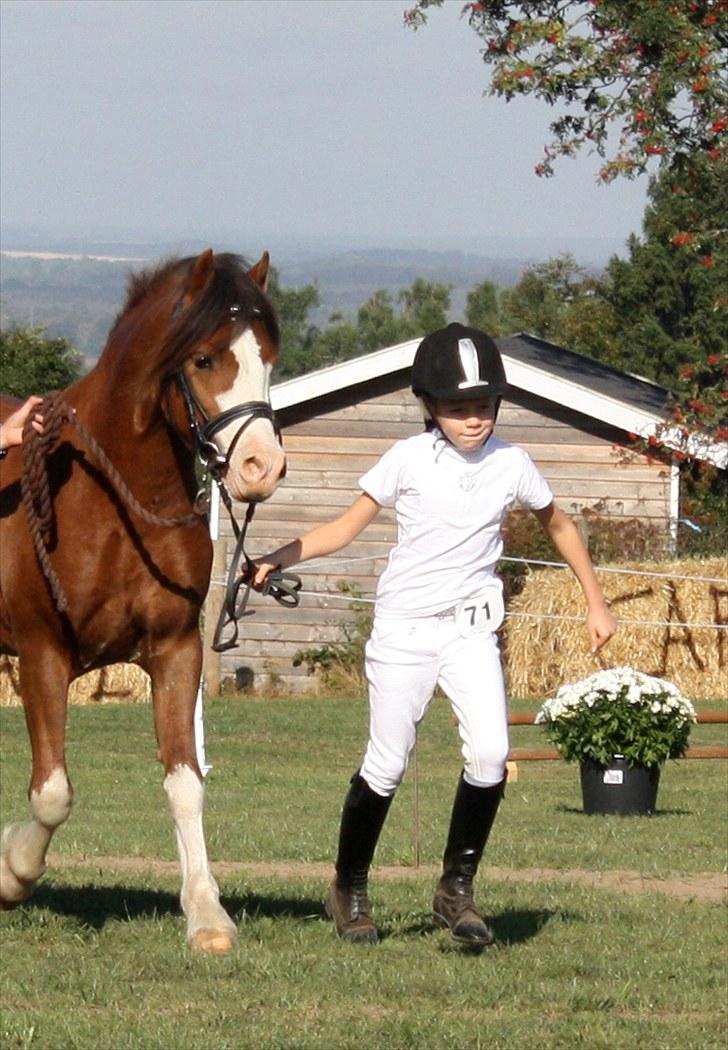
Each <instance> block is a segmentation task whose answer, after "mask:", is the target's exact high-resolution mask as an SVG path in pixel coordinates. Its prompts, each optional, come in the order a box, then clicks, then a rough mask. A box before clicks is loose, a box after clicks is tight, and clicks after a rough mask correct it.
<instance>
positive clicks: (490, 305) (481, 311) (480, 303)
mask: <svg viewBox="0 0 728 1050" xmlns="http://www.w3.org/2000/svg"><path fill="white" fill-rule="evenodd" d="M465 319H466V321H467V322H468V324H469V325H470V327H471V328H480V329H481V331H483V332H487V333H488V334H489V335H502V334H504V331H503V329H502V328H501V317H500V306H499V302H498V285H496V284H493V282H492V281H481V283H480V284H478V285H476V286H475V288H473V289H471V291H469V292H468V298H467V302H466V307H465Z"/></svg>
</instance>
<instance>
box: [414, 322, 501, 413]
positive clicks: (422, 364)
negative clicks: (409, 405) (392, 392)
mask: <svg viewBox="0 0 728 1050" xmlns="http://www.w3.org/2000/svg"><path fill="white" fill-rule="evenodd" d="M506 386H507V382H506V373H505V369H504V367H503V362H502V360H501V355H500V352H499V350H498V347H497V346H496V345H495V343H494V342H493V340H492V339H491V337H490V336H489V335H486V334H485V332H481V331H480V330H479V329H478V328H466V326H465V325H462V324H458V323H453V324H449V325H448V326H447V328H440V329H438V331H436V332H432V333H431V334H430V335H427V336H425V338H424V339H423V340H422V342H421V343H420V345H419V346H418V347H417V353H416V354H415V359H414V362H413V364H412V393H413V394H414V395H415V396H416V397H421V398H426V399H429V400H435V401H472V400H477V399H478V398H481V397H483V398H484V397H487V398H491V397H492V398H494V399H496V400H497V401H500V398H501V397H502V395H503V394H504V392H505V390H506Z"/></svg>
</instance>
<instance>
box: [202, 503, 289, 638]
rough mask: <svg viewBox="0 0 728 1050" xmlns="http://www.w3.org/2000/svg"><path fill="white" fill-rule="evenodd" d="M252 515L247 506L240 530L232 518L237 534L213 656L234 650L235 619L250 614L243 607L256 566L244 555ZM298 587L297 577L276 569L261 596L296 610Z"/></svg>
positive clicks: (264, 585)
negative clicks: (266, 596) (268, 597)
mask: <svg viewBox="0 0 728 1050" xmlns="http://www.w3.org/2000/svg"><path fill="white" fill-rule="evenodd" d="M254 513H255V503H250V504H249V505H248V509H247V511H246V513H245V521H244V523H243V527H242V529H239V528H238V527H237V522H236V521H235V519H234V518H233V527H234V530H235V535H236V543H235V552H234V553H233V557H232V560H231V562H230V568H229V570H228V577H227V581H226V584H225V597H224V599H223V604H222V608H221V609H220V615H219V616H218V620H217V625H216V627H215V634H214V636H213V640H212V648H213V650H214V652H216V653H224V652H227V650H228V649H233V648H234V647H235V646H236V645H237V643H238V620H240V619H242V617H243V616H246V615H247V616H250V615H251V614H252V611H251V612H246V607H247V604H248V598H249V597H250V589H251V584H252V581H253V576H254V575H255V565H254V564H253V562H252V561H251V560H250V558H249V557H248V555H247V554H246V553H245V534H246V532H247V531H248V525H249V524H250V521H251V519H252V517H253V514H254ZM243 561H244V567H243V568H242V569H241V562H243ZM301 586H302V583H301V577H300V576H297V575H296V573H293V572H284V571H282V570H281V569H280V568H277V569H273V571H272V572H270V573H268V576H267V577H266V580H265V583H264V584H263V586H262V588H261V590H260V593H261V594H264V595H270V596H271V598H274V599H275V600H276V601H277V602H278V604H279V605H287V606H288V607H289V608H295V607H296V606H297V605H298V603H299V601H300V597H299V593H298V592H299V591H300V590H301ZM230 628H232V630H231V631H229V629H230ZM226 631H228V632H229V633H228V637H227V638H223V634H224V633H225V632H226Z"/></svg>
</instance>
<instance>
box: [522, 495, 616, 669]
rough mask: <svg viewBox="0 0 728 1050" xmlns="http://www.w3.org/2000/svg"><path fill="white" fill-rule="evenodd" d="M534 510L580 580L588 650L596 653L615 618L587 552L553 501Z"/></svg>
mask: <svg viewBox="0 0 728 1050" xmlns="http://www.w3.org/2000/svg"><path fill="white" fill-rule="evenodd" d="M533 513H534V514H535V516H536V517H537V518H538V520H539V521H540V523H541V525H542V526H543V527H544V529H545V530H546V532H548V534H549V536H550V537H551V540H552V542H553V544H554V546H555V547H556V549H557V551H558V552H559V554H560V555H561V556H562V558H563V559H564V561H565V562H566V563H567V564H568V566H569V568H570V569H571V571H572V572H573V573H574V575H575V576H576V578H577V580H578V581H579V583H580V584H581V588H582V590H583V591H584V597H585V598H586V604H587V615H586V626H587V630H588V632H589V640H590V642H591V651H592V652H593V653H595V652H596V651H597V649H601V647H602V646H603V645H604V644H605V642H608V641H609V639H610V638H611V637H612V635H613V634H614V632H615V631H616V629H617V620H616V618H615V617H614V615H613V614H612V612H611V611H610V609H609V606H608V605H607V602H606V599H605V597H604V595H603V594H602V589H601V587H600V586H599V581H598V580H597V577H596V573H595V572H594V567H593V565H592V563H591V558H590V557H589V552H588V551H587V549H586V547H585V546H584V544H583V542H582V539H581V536H580V535H579V532H578V530H577V528H576V525H574V522H573V521H572V520H571V518H569V517H568V516H567V515H566V514H564V512H563V511H562V510H560V509H559V507H557V506H556V504H555V503H549V505H548V507H544V509H543V510H535V511H534V512H533Z"/></svg>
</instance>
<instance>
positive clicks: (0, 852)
mask: <svg viewBox="0 0 728 1050" xmlns="http://www.w3.org/2000/svg"><path fill="white" fill-rule="evenodd" d="M23 828H24V825H22V824H8V825H7V826H6V827H5V828H3V833H2V838H0V908H1V909H2V910H3V911H9V910H10V909H12V908H17V906H18V905H19V904H22V903H23V901H25V900H27V899H28V897H30V895H31V893H32V892H33V888H34V887H35V884H36V882H37V881H38V879H39V878H40V877H41V875H42V874H43V872H44V871H45V865H43V867H42V868H41V869H40V871H37V872H36V873H35V874H33V875H28V876H27V877H24V876H23V873H22V872H18V871H14V870H13V868H12V867H11V864H10V854H11V843H12V841H13V840H14V839H15V838H16V837H17V835H18V834H21V835H22V833H23Z"/></svg>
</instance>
